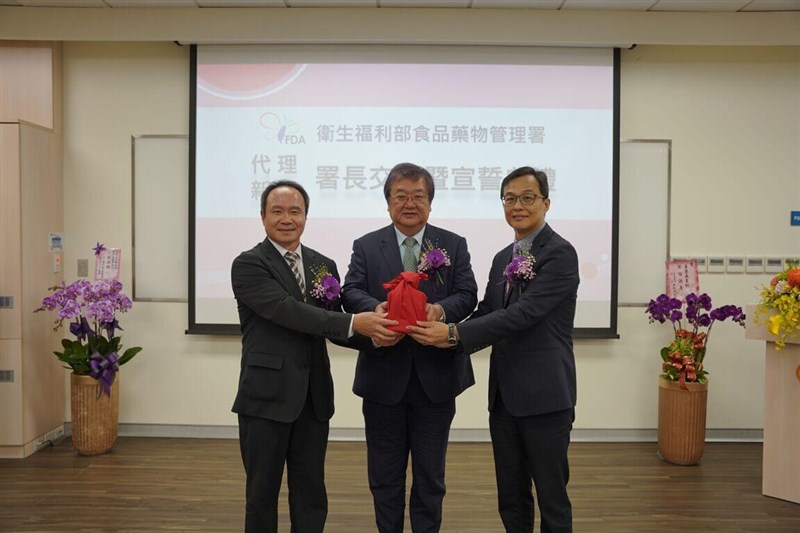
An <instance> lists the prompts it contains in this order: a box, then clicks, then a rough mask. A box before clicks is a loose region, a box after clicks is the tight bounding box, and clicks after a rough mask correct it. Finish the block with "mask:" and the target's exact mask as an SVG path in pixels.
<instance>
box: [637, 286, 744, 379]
mask: <svg viewBox="0 0 800 533" xmlns="http://www.w3.org/2000/svg"><path fill="white" fill-rule="evenodd" d="M684 305H685V306H686V308H685V310H684V309H683V306H684ZM646 313H647V315H648V318H649V321H650V323H653V322H659V323H661V324H663V323H665V322H667V321H669V322H670V324H671V325H672V330H673V332H674V334H675V336H674V338H673V340H672V342H670V344H669V346H665V347H663V348H661V359H662V360H663V363H662V365H661V366H662V370H663V374H661V377H662V378H663V379H664V380H665V381H676V382H678V383H680V386H681V388H683V389H684V390H685V387H686V383H691V382H697V383H706V382H707V379H706V376H707V375H708V371H706V370H705V368H704V367H703V360H704V359H705V357H706V348H707V346H708V335H709V334H710V333H711V328H712V327H713V326H714V323H715V322H724V321H725V320H727V319H728V318H730V319H731V320H733V322H735V323H737V324H739V325H740V326H742V327H744V320H745V315H744V313H743V312H742V308H741V307H737V306H735V305H722V306H720V307H717V308H714V309H712V305H711V297H710V296H709V295H708V294H705V293H704V294H701V295H697V294H694V293H692V294H689V295H687V296H686V298H685V300H678V299H677V298H670V297H669V296H667V295H666V294H662V295H660V296H659V297H658V298H656V299H655V300H650V303H649V304H647V310H646ZM684 321H685V325H684Z"/></svg>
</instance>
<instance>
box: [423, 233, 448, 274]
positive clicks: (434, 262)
mask: <svg viewBox="0 0 800 533" xmlns="http://www.w3.org/2000/svg"><path fill="white" fill-rule="evenodd" d="M449 266H450V256H449V255H447V250H444V249H442V248H437V247H435V246H433V244H432V243H431V241H425V249H424V250H423V251H422V253H421V254H420V257H419V265H418V266H417V272H420V273H423V274H427V275H428V277H430V278H433V277H435V278H436V281H438V282H439V283H440V284H443V283H444V280H443V279H442V274H441V271H442V270H443V269H445V268H447V267H449Z"/></svg>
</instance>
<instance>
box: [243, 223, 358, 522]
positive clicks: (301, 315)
mask: <svg viewBox="0 0 800 533" xmlns="http://www.w3.org/2000/svg"><path fill="white" fill-rule="evenodd" d="M302 256H303V267H304V270H305V279H306V286H307V290H310V289H311V282H312V280H313V274H312V272H311V270H310V269H311V268H312V267H318V266H322V265H325V266H327V268H328V271H329V272H331V273H332V274H333V275H335V276H336V277H337V279H338V272H337V270H336V264H335V263H334V262H333V261H332V260H330V259H328V258H327V257H325V256H323V255H322V254H319V253H317V252H315V251H314V250H312V249H310V248H307V247H305V246H303V247H302ZM231 281H232V285H233V292H234V295H235V296H236V302H237V304H238V309H239V320H240V323H241V329H242V363H241V373H240V375H239V390H238V392H237V394H236V400H235V401H234V404H233V411H234V412H235V413H238V414H239V436H240V446H241V452H242V461H243V462H244V467H245V472H246V474H247V512H246V519H245V530H246V531H248V532H277V501H278V493H279V491H280V486H281V478H282V476H283V466H284V463H285V464H286V466H287V470H288V480H289V484H290V485H291V486H292V487H293V488H292V491H291V492H290V495H289V507H290V514H291V521H292V531H300V532H302V533H312V532H322V530H323V527H324V524H325V518H326V516H327V495H326V492H325V483H324V463H325V451H326V448H327V440H328V421H329V420H330V418H331V416H333V410H334V408H333V380H332V378H331V373H330V360H329V359H328V352H327V349H326V345H325V337H329V338H331V339H335V340H338V341H345V340H346V339H347V334H348V329H349V327H350V320H351V315H349V314H344V313H341V312H335V311H327V310H325V309H322V308H320V307H316V306H315V305H314V303H315V302H314V300H313V299H312V298H311V297H310V296H308V302H309V303H304V302H303V295H302V294H301V293H300V288H299V286H298V285H297V281H296V280H295V278H294V275H293V274H292V271H291V269H290V268H289V265H288V264H287V263H286V261H285V259H284V258H283V257H282V256H281V255H280V254H279V253H278V250H277V249H276V248H275V246H273V245H272V243H271V242H270V241H269V240H268V239H265V240H264V241H263V242H262V243H260V244H258V245H257V246H255V247H254V248H252V249H251V250H249V251H246V252H243V253H242V254H241V255H239V256H238V257H237V258H236V259H235V260H234V262H233V266H232V269H231Z"/></svg>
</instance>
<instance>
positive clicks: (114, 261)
mask: <svg viewBox="0 0 800 533" xmlns="http://www.w3.org/2000/svg"><path fill="white" fill-rule="evenodd" d="M121 268H122V248H105V249H103V250H101V251H100V253H98V254H97V255H95V261H94V279H95V280H101V279H113V280H119V272H120V269H121Z"/></svg>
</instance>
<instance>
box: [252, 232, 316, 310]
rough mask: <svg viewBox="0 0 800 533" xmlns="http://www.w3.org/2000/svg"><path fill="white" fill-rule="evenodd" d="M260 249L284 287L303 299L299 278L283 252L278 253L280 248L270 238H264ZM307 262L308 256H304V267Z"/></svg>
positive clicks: (297, 297)
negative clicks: (283, 255)
mask: <svg viewBox="0 0 800 533" xmlns="http://www.w3.org/2000/svg"><path fill="white" fill-rule="evenodd" d="M259 250H260V251H261V253H262V255H263V256H264V259H265V260H266V261H267V264H269V265H270V266H271V267H272V271H273V272H275V274H276V276H277V277H276V279H277V280H278V282H279V283H280V284H281V285H283V288H285V289H286V290H287V291H289V292H290V293H291V294H292V295H293V296H294V297H295V298H296V299H298V300H302V299H303V295H302V294H301V293H300V287H299V286H298V285H297V280H295V279H294V274H293V273H292V269H291V268H289V264H288V263H287V262H286V259H284V258H283V257H282V256H281V254H280V253H278V250H276V249H275V247H274V246H273V245H272V243H271V242H269V239H264V241H263V242H262V243H261V245H260V246H259ZM304 251H305V249H304ZM305 264H306V258H305V257H303V265H304V267H305ZM306 279H308V278H306Z"/></svg>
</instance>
